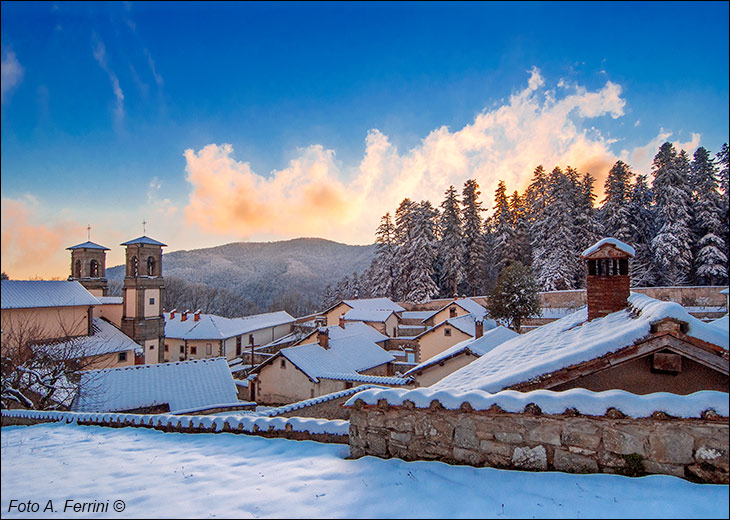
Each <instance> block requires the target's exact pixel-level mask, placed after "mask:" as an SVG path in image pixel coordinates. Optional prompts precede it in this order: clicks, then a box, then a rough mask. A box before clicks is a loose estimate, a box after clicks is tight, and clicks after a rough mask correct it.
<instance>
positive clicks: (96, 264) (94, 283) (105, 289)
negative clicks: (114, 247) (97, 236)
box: [66, 227, 109, 296]
mask: <svg viewBox="0 0 730 520" xmlns="http://www.w3.org/2000/svg"><path fill="white" fill-rule="evenodd" d="M88 229H89V230H91V228H90V227H89V228H88ZM66 250H67V251H71V276H69V277H68V280H69V281H77V282H79V283H80V284H81V285H83V286H84V287H86V290H87V291H89V292H90V293H91V294H93V295H94V296H108V295H109V282H108V281H107V279H106V252H107V251H109V248H108V247H104V246H100V245H99V244H95V243H94V242H91V241H90V240H89V241H87V242H84V243H83V244H78V245H75V246H71V247H67V248H66Z"/></svg>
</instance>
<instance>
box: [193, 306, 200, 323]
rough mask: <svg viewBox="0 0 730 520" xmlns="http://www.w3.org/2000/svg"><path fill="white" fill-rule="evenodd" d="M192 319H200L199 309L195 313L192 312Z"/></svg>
mask: <svg viewBox="0 0 730 520" xmlns="http://www.w3.org/2000/svg"><path fill="white" fill-rule="evenodd" d="M193 320H194V321H200V309H198V310H197V311H195V314H193Z"/></svg>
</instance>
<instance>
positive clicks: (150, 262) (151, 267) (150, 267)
mask: <svg viewBox="0 0 730 520" xmlns="http://www.w3.org/2000/svg"><path fill="white" fill-rule="evenodd" d="M156 275H157V273H156V272H155V259H154V258H153V257H151V256H148V257H147V276H156Z"/></svg>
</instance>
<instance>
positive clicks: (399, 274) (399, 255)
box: [393, 198, 418, 300]
mask: <svg viewBox="0 0 730 520" xmlns="http://www.w3.org/2000/svg"><path fill="white" fill-rule="evenodd" d="M417 206H418V204H416V203H415V202H413V201H412V200H411V199H409V198H405V199H403V201H402V202H401V203H400V204H399V205H398V208H397V209H396V210H395V228H394V235H395V253H394V257H395V262H394V263H395V273H394V274H395V278H394V283H393V292H394V295H395V298H396V300H403V299H405V297H406V294H407V293H408V288H407V283H408V272H409V269H410V266H409V265H408V259H407V253H408V247H407V245H408V243H409V242H410V241H411V239H412V233H413V222H412V221H413V218H414V215H415V211H416V207H417Z"/></svg>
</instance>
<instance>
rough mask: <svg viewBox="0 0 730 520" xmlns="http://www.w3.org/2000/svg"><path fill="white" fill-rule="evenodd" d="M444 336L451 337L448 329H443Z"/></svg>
mask: <svg viewBox="0 0 730 520" xmlns="http://www.w3.org/2000/svg"><path fill="white" fill-rule="evenodd" d="M444 336H451V329H450V328H448V327H446V328H445V329H444Z"/></svg>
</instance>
